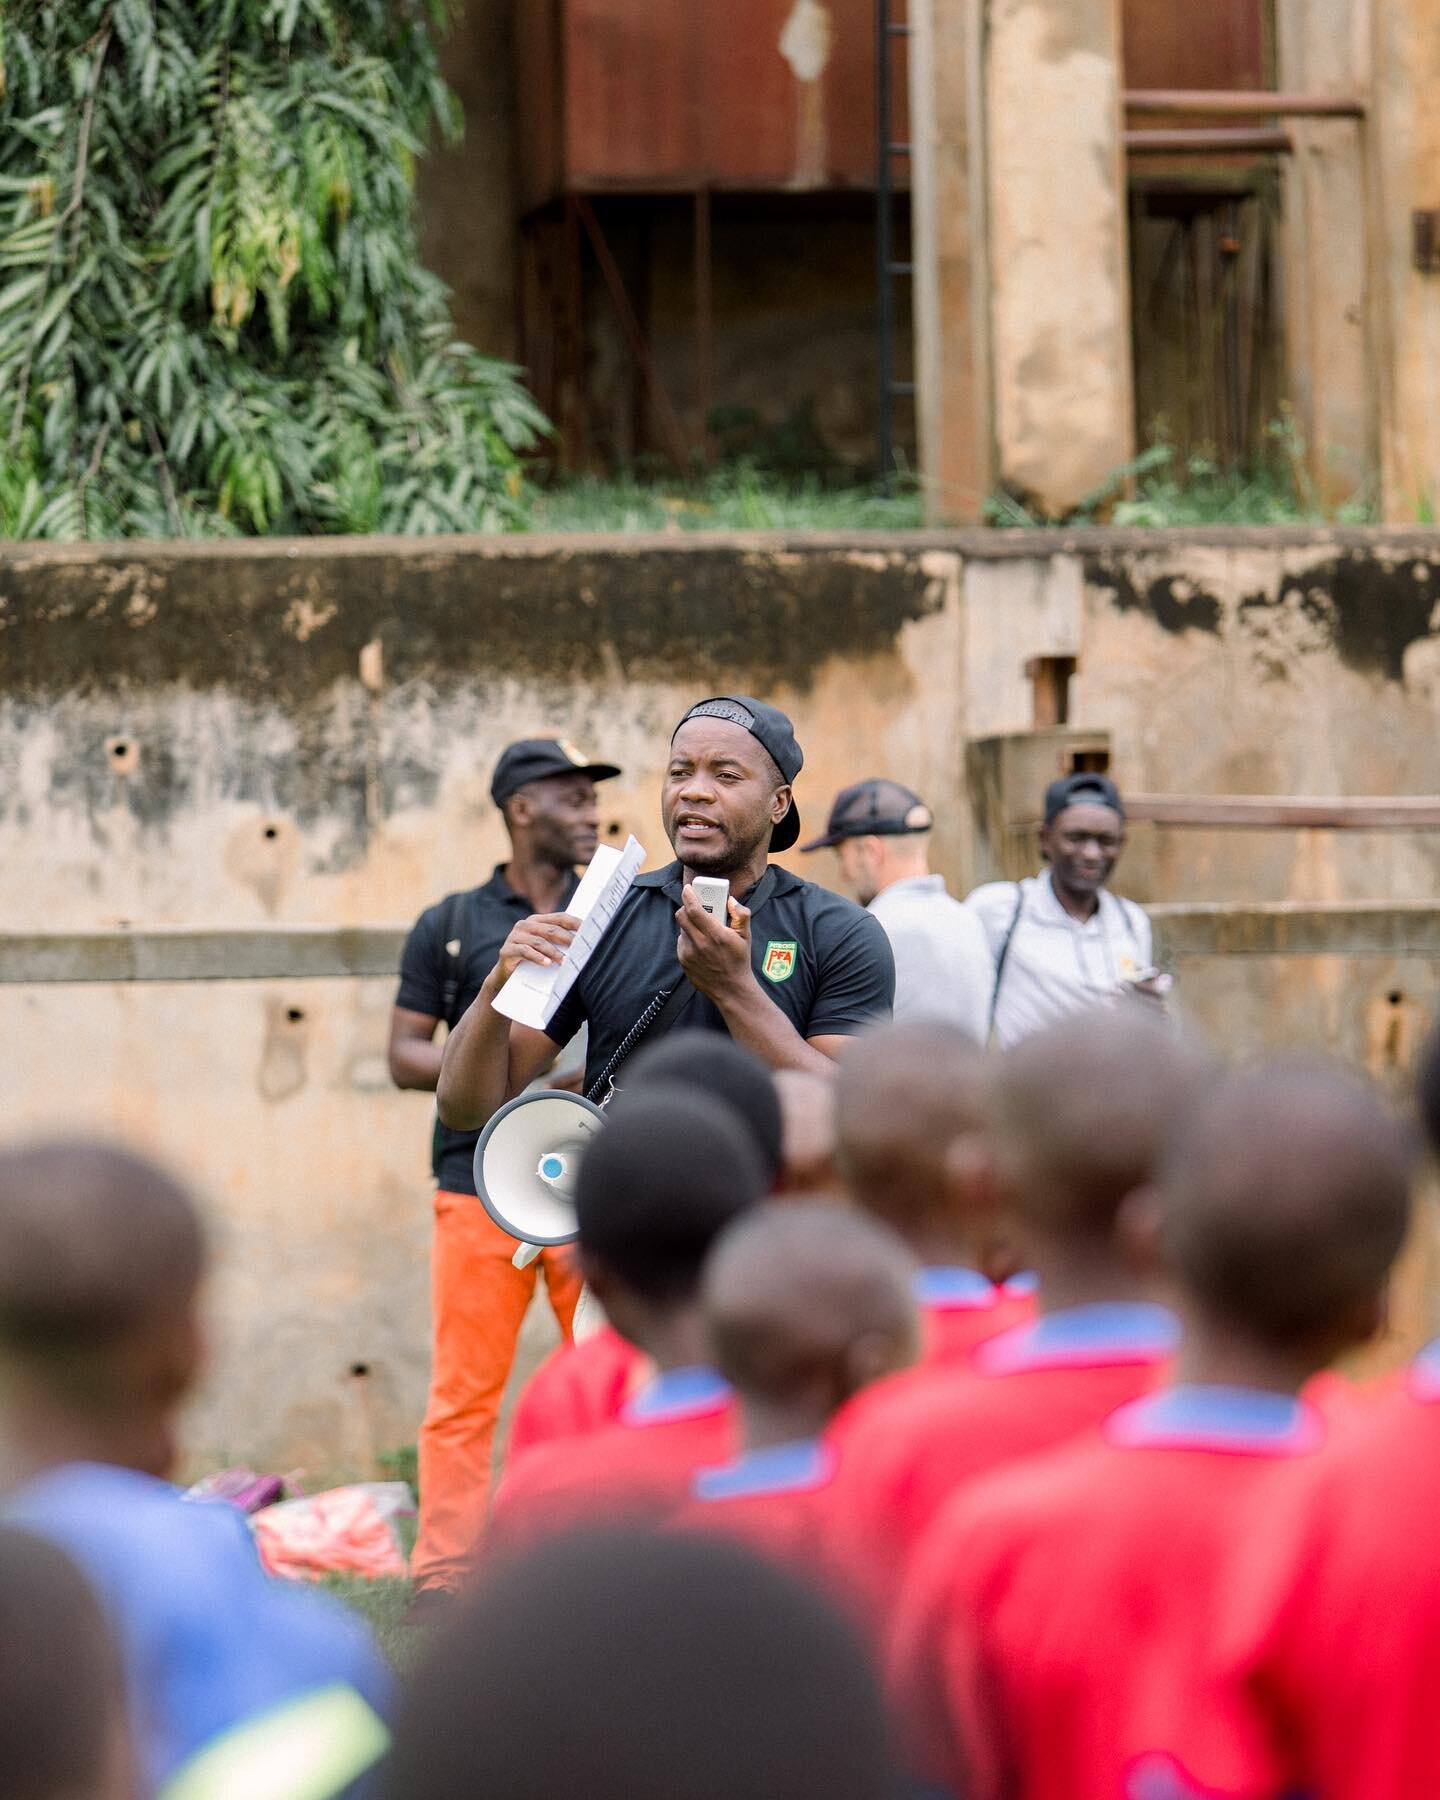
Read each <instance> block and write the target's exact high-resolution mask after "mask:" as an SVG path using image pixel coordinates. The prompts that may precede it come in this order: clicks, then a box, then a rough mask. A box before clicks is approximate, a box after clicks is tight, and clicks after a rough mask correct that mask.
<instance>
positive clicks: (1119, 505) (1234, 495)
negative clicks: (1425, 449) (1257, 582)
mask: <svg viewBox="0 0 1440 1800" xmlns="http://www.w3.org/2000/svg"><path fill="white" fill-rule="evenodd" d="M1377 516H1378V515H1377V509H1376V506H1375V502H1374V499H1373V496H1370V495H1365V494H1359V495H1356V496H1355V497H1354V498H1352V499H1350V500H1348V501H1346V502H1345V503H1344V504H1342V505H1339V506H1331V505H1327V504H1326V503H1325V502H1324V501H1323V500H1322V498H1321V497H1320V495H1319V494H1318V493H1317V492H1316V490H1315V487H1314V483H1313V481H1312V479H1311V475H1310V468H1309V458H1308V455H1307V452H1306V446H1305V443H1304V440H1303V438H1302V437H1301V434H1300V431H1299V428H1298V426H1297V424H1296V422H1295V419H1294V416H1293V414H1291V413H1289V412H1288V411H1286V412H1283V413H1282V415H1281V416H1280V417H1279V418H1278V419H1276V420H1274V421H1273V422H1272V423H1271V424H1270V425H1269V427H1268V428H1267V430H1266V433H1265V444H1264V450H1263V454H1262V455H1261V456H1260V457H1259V458H1258V459H1257V461H1256V462H1255V464H1254V465H1253V466H1251V467H1248V468H1227V467H1225V466H1223V465H1222V464H1221V462H1220V461H1219V459H1218V458H1217V457H1216V456H1215V455H1214V453H1213V452H1211V451H1208V450H1196V451H1192V452H1190V453H1189V454H1185V453H1182V452H1181V451H1180V450H1179V449H1178V448H1177V446H1176V445H1175V444H1174V443H1173V442H1172V441H1171V440H1170V438H1169V436H1168V433H1167V431H1166V427H1165V424H1164V421H1163V420H1162V421H1157V423H1156V425H1155V427H1154V430H1153V432H1152V436H1151V441H1150V443H1149V445H1148V446H1147V447H1146V448H1145V449H1144V450H1143V451H1142V452H1141V453H1140V455H1139V456H1137V457H1136V458H1135V459H1134V461H1133V462H1131V463H1128V464H1126V466H1125V467H1124V468H1121V469H1116V470H1115V471H1114V472H1113V473H1112V474H1111V475H1109V476H1107V477H1106V479H1105V480H1104V481H1103V482H1102V483H1101V484H1100V486H1099V487H1098V488H1097V489H1096V490H1095V492H1094V493H1093V494H1090V495H1087V496H1086V498H1085V499H1084V500H1083V501H1082V502H1081V503H1080V505H1079V506H1077V507H1075V508H1074V509H1073V510H1072V511H1071V512H1068V513H1066V514H1064V515H1063V516H1061V517H1059V518H1054V517H1048V516H1046V515H1045V514H1044V513H1042V512H1040V511H1038V510H1036V509H1034V508H1033V507H1031V506H1028V505H1027V504H1026V503H1025V502H1024V501H1023V500H1022V499H1019V498H1016V497H1014V496H1012V495H1010V494H1006V493H997V494H994V495H992V496H991V498H990V499H989V500H988V501H987V502H986V504H985V519H986V522H987V523H988V524H990V525H992V526H995V527H998V528H999V529H1001V530H1007V529H1008V530H1023V529H1033V528H1035V527H1039V526H1047V525H1061V526H1063V525H1096V524H1111V525H1122V526H1143V527H1160V526H1167V525H1168V526H1182V527H1183V526H1202V525H1318V524H1340V525H1365V524H1370V523H1373V522H1374V520H1375V519H1376V517H1377ZM923 523H924V509H923V507H922V504H921V499H920V491H919V486H918V483H916V482H915V481H913V480H897V481H896V482H894V483H893V484H891V485H890V486H889V487H882V486H881V485H879V484H877V483H870V484H866V483H864V482H861V481H859V480H857V479H854V478H853V477H852V478H850V479H848V480H847V479H846V478H845V476H844V474H843V472H841V471H839V470H838V468H837V466H835V465H831V466H830V467H829V468H828V470H827V471H826V472H824V473H820V472H817V473H813V474H804V473H796V472H795V471H794V470H793V469H787V468H783V467H782V468H777V467H775V466H773V465H772V464H770V463H768V462H766V461H764V460H747V459H745V458H740V459H738V460H734V461H731V462H728V463H726V464H724V465H722V466H721V467H720V468H718V469H716V470H714V471H713V472H712V473H710V474H708V475H703V476H700V475H697V476H695V477H693V478H692V479H689V480H682V479H681V478H680V477H679V476H675V475H670V476H666V475H663V474H657V475H655V476H653V477H651V478H648V479H647V478H646V477H645V476H644V475H642V474H631V475H625V476H619V477H616V478H614V479H611V480H601V479H598V478H596V477H588V476H587V477H582V478H579V479H575V480H569V481H563V480H562V481H556V482H555V483H554V484H553V485H551V486H550V487H546V488H541V489H539V490H537V492H536V493H535V495H534V498H533V501H532V504H531V507H530V514H529V518H528V521H527V524H526V529H528V530H531V531H546V532H640V531H672V532H703V531H838V532H844V531H856V530H873V531H911V530H915V529H918V528H919V527H920V526H921V525H922V524H923Z"/></svg>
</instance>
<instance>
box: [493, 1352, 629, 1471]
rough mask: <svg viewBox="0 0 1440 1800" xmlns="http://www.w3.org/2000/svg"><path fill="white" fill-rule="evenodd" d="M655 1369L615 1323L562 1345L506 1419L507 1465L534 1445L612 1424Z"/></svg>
mask: <svg viewBox="0 0 1440 1800" xmlns="http://www.w3.org/2000/svg"><path fill="white" fill-rule="evenodd" d="M653 1366H654V1365H653V1364H652V1363H651V1362H650V1359H649V1358H648V1357H647V1356H646V1355H645V1353H644V1352H643V1351H642V1350H638V1349H636V1347H635V1345H634V1344H632V1343H631V1342H630V1341H629V1340H628V1339H627V1338H623V1337H621V1335H620V1333H619V1332H618V1331H616V1329H615V1327H614V1326H613V1325H602V1326H601V1327H600V1329H599V1330H598V1331H596V1332H593V1333H592V1334H591V1335H590V1336H589V1337H587V1338H582V1339H581V1340H580V1341H579V1342H578V1343H574V1344H562V1345H561V1346H560V1348H559V1349H558V1350H555V1351H552V1353H551V1354H550V1355H549V1356H547V1357H546V1359H545V1361H544V1362H543V1363H541V1365H540V1367H539V1368H538V1369H537V1370H536V1371H535V1373H534V1374H533V1375H532V1376H531V1377H530V1379H529V1381H527V1382H526V1384H525V1386H524V1388H523V1389H522V1390H521V1394H520V1398H519V1400H518V1401H517V1402H516V1404H515V1414H514V1417H513V1418H512V1419H511V1421H510V1435H509V1438H508V1439H507V1442H506V1449H505V1458H506V1462H507V1463H513V1462H514V1461H516V1460H517V1459H518V1458H519V1457H520V1456H522V1455H523V1454H524V1453H525V1451H527V1450H533V1449H534V1448H535V1446H536V1445H537V1444H550V1443H554V1442H555V1440H556V1439H557V1438H567V1437H584V1436H585V1435H586V1433H587V1432H591V1431H599V1430H600V1429H601V1428H602V1427H603V1426H606V1425H613V1424H614V1423H615V1421H616V1420H617V1419H618V1418H619V1417H620V1411H621V1408H622V1407H623V1406H624V1404H625V1402H626V1401H627V1400H628V1399H629V1398H630V1396H631V1395H632V1394H633V1393H635V1392H636V1391H637V1390H638V1389H639V1388H640V1387H641V1386H642V1385H643V1383H644V1381H645V1376H646V1371H647V1370H648V1369H653Z"/></svg>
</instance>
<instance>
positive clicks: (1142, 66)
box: [1122, 0, 1271, 175]
mask: <svg viewBox="0 0 1440 1800" xmlns="http://www.w3.org/2000/svg"><path fill="white" fill-rule="evenodd" d="M1264 11H1265V0H1203V4H1200V5H1189V6H1187V5H1181V4H1178V3H1177V0H1123V14H1122V17H1123V21H1124V25H1123V29H1124V34H1125V35H1124V46H1125V52H1124V54H1125V85H1126V87H1127V88H1229V89H1234V88H1244V89H1255V88H1264V87H1268V86H1270V77H1271V70H1270V68H1269V67H1268V58H1267V55H1266V34H1265V19H1264ZM1184 123H1185V124H1186V125H1187V126H1189V127H1200V126H1204V125H1211V124H1213V125H1215V126H1224V125H1227V124H1231V125H1233V123H1234V121H1233V120H1227V119H1225V118H1220V117H1216V118H1214V119H1209V118H1198V117H1197V118H1187V119H1186V120H1185V121H1184ZM1126 124H1127V125H1129V126H1131V127H1132V128H1136V129H1141V130H1143V129H1146V128H1149V127H1155V128H1159V127H1163V126H1167V125H1174V124H1175V121H1174V120H1173V119H1168V118H1164V117H1159V116H1152V115H1150V114H1148V113H1142V112H1133V113H1130V114H1128V115H1127V117H1126ZM1216 161H1217V159H1216V158H1214V157H1205V156H1196V157H1195V158H1193V159H1190V158H1186V159H1183V160H1182V159H1180V158H1177V157H1175V156H1168V157H1165V158H1164V159H1163V160H1162V159H1156V158H1144V159H1137V158H1135V157H1132V158H1131V165H1130V166H1131V169H1132V171H1133V170H1135V169H1136V168H1137V164H1138V166H1139V167H1140V168H1141V169H1142V170H1155V171H1159V172H1163V173H1164V174H1166V175H1176V174H1180V173H1183V172H1184V171H1185V170H1186V169H1187V168H1199V169H1203V168H1207V167H1208V168H1213V167H1215V166H1216ZM1253 161H1255V157H1254V156H1253V155H1247V154H1243V153H1242V154H1241V155H1239V156H1226V157H1224V158H1223V159H1220V166H1222V167H1223V166H1226V165H1229V166H1231V167H1234V166H1235V165H1236V164H1237V163H1239V164H1240V165H1241V166H1243V165H1244V164H1246V163H1250V162H1253Z"/></svg>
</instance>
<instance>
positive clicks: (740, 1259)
mask: <svg viewBox="0 0 1440 1800" xmlns="http://www.w3.org/2000/svg"><path fill="white" fill-rule="evenodd" d="M915 1269H916V1264H915V1260H914V1258H913V1257H912V1256H911V1255H910V1254H909V1252H908V1251H907V1250H906V1249H905V1247H904V1245H903V1244H902V1243H901V1242H900V1240H899V1239H898V1238H897V1237H896V1236H895V1235H894V1233H893V1232H890V1231H887V1230H886V1229H885V1227H884V1226H882V1225H879V1224H877V1223H876V1222H875V1221H874V1220H872V1219H868V1218H866V1216H865V1215H864V1214H863V1213H859V1212H855V1211H853V1210H851V1209H850V1208H848V1207H837V1206H835V1205H833V1204H830V1203H827V1202H826V1201H824V1200H800V1201H796V1202H795V1203H794V1204H793V1205H789V1206H766V1207H760V1208H758V1209H757V1210H756V1211H755V1212H753V1213H751V1214H749V1215H748V1216H747V1217H745V1218H743V1219H740V1220H738V1221H737V1222H736V1223H735V1224H734V1225H732V1226H731V1227H730V1228H729V1230H727V1231H726V1233H725V1234H724V1236H723V1237H722V1238H721V1239H720V1240H719V1242H718V1243H717V1244H716V1246H715V1248H714V1251H713V1252H712V1253H711V1256H710V1260H709V1262H708V1263H707V1264H706V1267H705V1280H704V1284H703V1288H702V1304H703V1307H704V1313H705V1324H706V1328H707V1331H708V1333H709V1337H710V1341H711V1344H712V1346H713V1349H714V1355H715V1363H716V1366H717V1367H718V1368H719V1370H720V1372H721V1373H722V1374H723V1375H724V1376H725V1378H726V1379H727V1380H728V1381H729V1382H730V1384H731V1385H732V1387H734V1389H735V1391H736V1393H737V1394H738V1395H739V1398H740V1401H741V1404H742V1407H745V1408H747V1409H749V1408H752V1407H753V1408H760V1409H764V1410H765V1411H766V1412H767V1413H768V1414H769V1415H770V1418H771V1420H772V1422H773V1421H776V1420H788V1421H789V1430H788V1431H787V1433H786V1434H787V1435H794V1436H797V1437H798V1436H810V1435H812V1434H813V1433H814V1432H817V1431H819V1430H820V1429H821V1427H822V1426H823V1425H824V1424H825V1422H826V1420H827V1419H828V1418H829V1417H830V1415H831V1414H832V1413H833V1412H835V1411H836V1409H837V1408H838V1407H840V1406H841V1405H843V1404H844V1402H845V1401H846V1400H848V1399H849V1398H850V1396H851V1395H852V1394H854V1393H856V1392H857V1391H858V1390H859V1389H860V1388H862V1387H864V1386H865V1385H866V1384H867V1383H868V1382H871V1381H875V1380H877V1379H878V1378H879V1377H881V1376H882V1375H889V1374H893V1373H894V1371H895V1370H897V1369H901V1368H904V1367H905V1366H906V1365H907V1364H908V1363H911V1362H913V1361H914V1360H915V1357H916V1354H917V1352H918V1349H919V1323H918V1319H917V1316H916V1309H915V1302H914V1299H913V1298H912V1295H911V1287H912V1283H913V1279H914V1274H915ZM782 1429H783V1426H782Z"/></svg>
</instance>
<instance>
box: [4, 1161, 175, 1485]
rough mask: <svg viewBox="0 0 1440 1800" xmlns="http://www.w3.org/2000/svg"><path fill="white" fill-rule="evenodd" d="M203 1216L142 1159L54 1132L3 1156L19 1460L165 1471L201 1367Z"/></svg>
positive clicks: (7, 1328)
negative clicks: (177, 1420) (178, 1418)
mask: <svg viewBox="0 0 1440 1800" xmlns="http://www.w3.org/2000/svg"><path fill="white" fill-rule="evenodd" d="M204 1268H205V1239H204V1233H203V1230H202V1227H201V1223H200V1218H199V1214H198V1213H197V1211H196V1208H195V1205H194V1203H193V1201H192V1200H191V1199H190V1196H189V1195H188V1194H187V1193H186V1192H185V1190H184V1189H183V1188H182V1187H181V1186H180V1185H179V1184H178V1183H177V1182H176V1181H175V1180H174V1179H173V1178H172V1177H171V1176H169V1175H167V1174H166V1173H165V1172H164V1171H163V1170H161V1169H160V1168H158V1167H157V1166H156V1165H155V1164H154V1163H151V1162H149V1161H147V1160H146V1159H145V1158H144V1157H142V1156H137V1155H135V1154H133V1153H132V1152H130V1151H128V1150H120V1149H117V1148H115V1147H114V1146H111V1145H108V1144H99V1143H93V1142H85V1141H82V1140H78V1139H76V1140H56V1141H54V1142H50V1143H40V1144H34V1145H30V1146H28V1147H24V1148H21V1149H17V1150H11V1151H8V1152H5V1153H4V1154H0V1375H3V1376H4V1378H5V1379H4V1382H3V1384H0V1387H3V1395H0V1397H3V1398H4V1399H5V1401H6V1405H7V1412H8V1421H7V1424H8V1432H9V1435H10V1437H11V1438H12V1439H13V1440H14V1442H13V1443H12V1446H11V1452H10V1454H11V1457H12V1459H15V1458H17V1457H18V1458H19V1459H24V1458H25V1457H26V1456H29V1457H30V1458H31V1459H32V1460H34V1459H37V1458H38V1459H40V1460H42V1461H43V1460H45V1459H47V1458H48V1459H50V1460H64V1461H70V1460H76V1459H82V1460H86V1461H91V1462H108V1463H118V1464H121V1465H123V1466H126V1467H131V1468H136V1469H141V1470H143V1471H145V1472H146V1473H149V1474H156V1475H159V1474H163V1473H165V1472H166V1471H167V1470H168V1468H169V1466H170V1463H171V1461H172V1460H173V1457H174V1454H175V1443H174V1415H175V1412H176V1410H177V1408H178V1406H179V1403H180V1401H181V1400H182V1399H183V1398H184V1396H185V1394H186V1392H187V1391H188V1389H189V1387H190V1385H191V1383H192V1381H193V1379H194V1376H195V1372H196V1369H197V1367H198V1364H199V1358H200V1340H199V1326H198V1322H197V1318H196V1303H197V1298H198V1290H199V1285H200V1280H201V1277H202V1275H203V1273H204Z"/></svg>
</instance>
